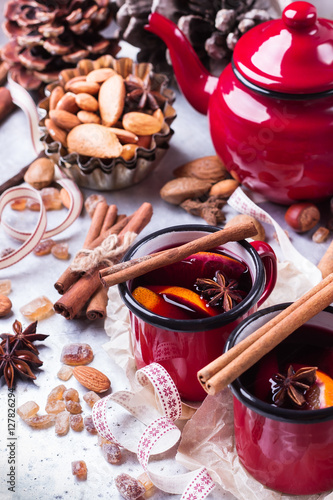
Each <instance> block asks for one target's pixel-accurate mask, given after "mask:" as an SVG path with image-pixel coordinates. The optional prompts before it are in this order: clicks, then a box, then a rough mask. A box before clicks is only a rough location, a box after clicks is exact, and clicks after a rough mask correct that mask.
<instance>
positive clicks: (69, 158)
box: [38, 55, 176, 191]
mask: <svg viewBox="0 0 333 500" xmlns="http://www.w3.org/2000/svg"><path fill="white" fill-rule="evenodd" d="M98 68H112V69H114V70H115V71H117V73H119V74H120V75H121V76H122V77H123V78H126V77H127V76H128V75H129V74H133V75H135V76H137V77H139V78H141V79H142V80H143V79H144V78H145V77H146V76H147V75H149V78H150V84H151V89H152V90H155V91H157V92H159V93H160V94H162V96H164V97H165V98H166V99H167V101H166V103H165V105H164V109H163V110H162V111H163V113H164V117H165V118H164V124H163V127H162V129H161V131H160V132H158V133H156V134H153V135H152V139H151V144H150V148H149V149H146V148H143V147H138V148H137V150H136V152H135V155H134V157H133V158H132V159H131V160H124V159H123V158H121V157H118V158H110V159H101V158H95V157H87V156H82V155H79V154H77V153H68V151H67V149H66V148H65V147H63V146H62V144H61V143H60V142H55V141H53V139H52V137H51V136H50V134H49V133H48V131H47V129H46V127H45V123H44V122H45V119H46V118H47V117H48V111H49V98H50V94H51V91H52V90H53V88H54V87H56V86H57V85H62V86H63V87H64V86H65V84H66V82H68V81H69V80H70V79H71V78H73V77H75V76H79V75H86V74H88V73H90V71H92V70H94V69H98ZM167 82H168V79H167V77H166V76H165V75H162V74H160V73H154V72H153V67H152V65H151V64H149V63H136V62H135V61H133V60H132V59H130V58H128V57H123V58H119V59H115V58H114V57H112V56H110V55H105V56H102V57H100V58H99V59H97V60H96V61H92V60H90V59H83V60H82V61H80V62H79V63H78V65H77V67H76V68H74V69H67V70H63V71H61V73H59V79H58V80H57V81H56V82H53V83H51V84H50V85H48V86H47V87H46V88H45V95H46V98H44V99H43V100H42V101H41V102H39V104H38V112H39V117H40V121H39V126H40V128H41V131H42V134H43V135H42V137H41V140H42V142H43V145H44V149H45V153H46V155H47V156H49V157H51V158H52V159H53V160H54V161H55V162H56V163H57V164H58V165H59V167H60V168H61V170H62V171H63V172H64V173H65V174H66V175H67V176H68V177H70V178H71V179H73V180H74V181H75V182H76V183H77V184H78V185H79V186H82V187H86V188H89V189H95V190H99V191H114V190H118V189H123V188H127V187H130V186H132V185H134V184H137V183H139V182H141V181H142V180H143V179H145V178H146V177H147V176H148V175H149V174H150V173H151V172H152V171H153V170H154V168H156V166H157V165H158V163H159V161H160V160H161V158H162V157H163V156H164V154H165V153H166V151H167V149H168V147H169V141H170V139H171V137H172V135H173V133H174V132H173V130H172V129H171V128H170V125H171V123H172V122H173V120H174V119H175V118H176V111H175V109H174V108H173V107H172V103H173V101H174V99H175V95H174V92H173V91H171V90H170V89H168V88H167Z"/></svg>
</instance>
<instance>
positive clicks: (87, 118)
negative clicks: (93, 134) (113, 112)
mask: <svg viewBox="0 0 333 500" xmlns="http://www.w3.org/2000/svg"><path fill="white" fill-rule="evenodd" d="M76 116H77V117H78V119H79V120H80V122H81V123H101V119H100V117H99V116H98V115H96V113H93V112H92V111H84V110H83V109H81V111H79V112H78V113H77V115H76Z"/></svg>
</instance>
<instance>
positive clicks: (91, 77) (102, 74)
mask: <svg viewBox="0 0 333 500" xmlns="http://www.w3.org/2000/svg"><path fill="white" fill-rule="evenodd" d="M115 74H116V71H115V70H114V69H112V68H98V69H93V70H92V71H90V73H88V74H87V82H96V83H103V82H105V80H107V79H108V78H110V76H113V75H115Z"/></svg>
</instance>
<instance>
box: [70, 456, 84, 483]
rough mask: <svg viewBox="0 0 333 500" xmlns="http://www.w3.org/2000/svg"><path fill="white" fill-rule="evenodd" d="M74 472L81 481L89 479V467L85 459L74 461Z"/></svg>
mask: <svg viewBox="0 0 333 500" xmlns="http://www.w3.org/2000/svg"><path fill="white" fill-rule="evenodd" d="M72 474H73V476H76V477H77V479H79V481H85V480H86V479H87V474H88V469H87V465H86V463H85V461H84V460H76V461H74V462H72Z"/></svg>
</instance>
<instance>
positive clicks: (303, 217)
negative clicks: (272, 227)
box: [284, 203, 320, 233]
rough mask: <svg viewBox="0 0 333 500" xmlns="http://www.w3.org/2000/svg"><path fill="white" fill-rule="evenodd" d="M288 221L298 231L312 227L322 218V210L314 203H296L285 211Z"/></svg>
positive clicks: (301, 231)
mask: <svg viewBox="0 0 333 500" xmlns="http://www.w3.org/2000/svg"><path fill="white" fill-rule="evenodd" d="M284 218H285V221H286V223H287V224H288V225H289V226H290V227H292V228H293V229H294V230H295V231H296V232H298V233H304V232H305V231H309V230H310V229H312V228H313V227H314V226H315V225H316V224H317V223H318V222H319V220H320V212H319V210H318V208H317V207H316V205H314V204H313V203H294V204H293V205H290V207H289V208H288V210H287V211H286V213H285V216H284Z"/></svg>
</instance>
